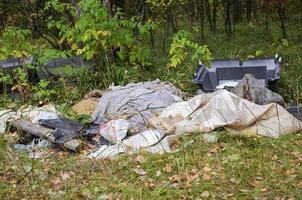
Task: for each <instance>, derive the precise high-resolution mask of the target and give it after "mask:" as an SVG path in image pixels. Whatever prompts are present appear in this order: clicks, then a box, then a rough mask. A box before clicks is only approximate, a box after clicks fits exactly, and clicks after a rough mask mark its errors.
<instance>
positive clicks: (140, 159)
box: [135, 155, 146, 163]
mask: <svg viewBox="0 0 302 200" xmlns="http://www.w3.org/2000/svg"><path fill="white" fill-rule="evenodd" d="M135 161H136V162H138V163H144V162H146V158H145V157H144V156H142V155H138V156H136V158H135Z"/></svg>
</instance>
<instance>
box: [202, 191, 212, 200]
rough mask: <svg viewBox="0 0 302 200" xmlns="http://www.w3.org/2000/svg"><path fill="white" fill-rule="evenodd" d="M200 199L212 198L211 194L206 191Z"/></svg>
mask: <svg viewBox="0 0 302 200" xmlns="http://www.w3.org/2000/svg"><path fill="white" fill-rule="evenodd" d="M200 197H202V198H208V197H210V193H209V192H208V191H204V192H203V193H201V195H200Z"/></svg>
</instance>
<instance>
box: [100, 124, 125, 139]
mask: <svg viewBox="0 0 302 200" xmlns="http://www.w3.org/2000/svg"><path fill="white" fill-rule="evenodd" d="M128 128H129V122H128V121H127V120H124V119H117V120H111V121H109V122H107V123H105V124H103V125H101V126H100V132H99V133H100V135H101V136H103V137H104V138H105V139H106V140H108V141H109V142H111V143H113V144H117V143H119V142H120V141H122V139H124V138H125V137H126V136H127V132H128Z"/></svg>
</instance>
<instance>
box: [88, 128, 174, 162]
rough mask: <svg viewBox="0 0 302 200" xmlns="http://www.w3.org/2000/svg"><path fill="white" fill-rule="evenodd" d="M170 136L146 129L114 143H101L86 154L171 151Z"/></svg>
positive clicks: (90, 156) (106, 156)
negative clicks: (110, 144) (97, 147)
mask: <svg viewBox="0 0 302 200" xmlns="http://www.w3.org/2000/svg"><path fill="white" fill-rule="evenodd" d="M171 143H172V136H167V137H164V134H163V133H162V132H160V131H157V130H147V131H144V132H143V133H140V134H137V135H134V136H131V137H129V138H128V139H125V140H123V141H122V142H121V143H119V144H116V145H112V146H109V145H102V146H101V147H100V148H99V149H98V150H96V151H95V152H93V153H91V154H89V155H88V157H89V158H108V157H113V156H116V155H118V154H121V153H126V152H128V151H130V150H139V149H140V150H145V151H148V152H151V153H164V152H171V149H170V145H171Z"/></svg>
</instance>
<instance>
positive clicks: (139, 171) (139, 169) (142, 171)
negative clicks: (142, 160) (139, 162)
mask: <svg viewBox="0 0 302 200" xmlns="http://www.w3.org/2000/svg"><path fill="white" fill-rule="evenodd" d="M133 171H134V172H135V173H136V174H137V175H139V176H146V175H147V172H146V171H145V170H143V169H142V168H135V169H134V170H133Z"/></svg>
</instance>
